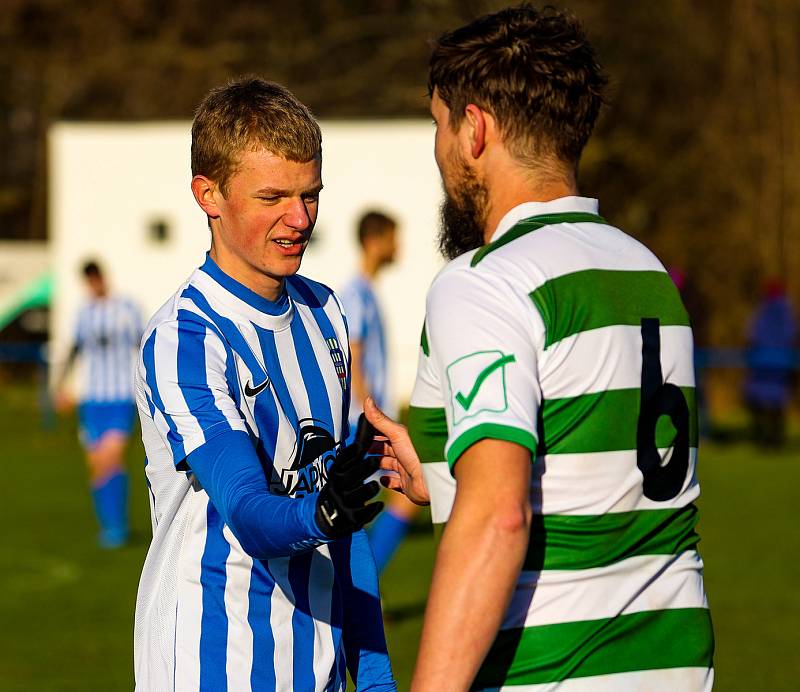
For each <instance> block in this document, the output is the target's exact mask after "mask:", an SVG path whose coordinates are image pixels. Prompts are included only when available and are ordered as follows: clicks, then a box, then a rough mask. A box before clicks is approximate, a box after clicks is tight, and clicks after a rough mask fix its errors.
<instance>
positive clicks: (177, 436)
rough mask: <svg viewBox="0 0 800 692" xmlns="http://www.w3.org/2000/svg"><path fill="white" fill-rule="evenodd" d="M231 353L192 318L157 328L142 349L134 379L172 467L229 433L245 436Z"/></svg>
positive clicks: (181, 465) (182, 466) (181, 466)
mask: <svg viewBox="0 0 800 692" xmlns="http://www.w3.org/2000/svg"><path fill="white" fill-rule="evenodd" d="M232 359H233V354H232V353H231V352H230V351H229V350H228V348H227V347H226V345H225V343H224V342H223V340H222V338H221V337H220V336H219V334H218V332H217V331H216V330H215V329H214V328H213V327H211V326H210V325H208V324H204V323H202V322H200V321H194V320H173V321H169V322H164V323H162V324H160V325H158V326H157V327H156V328H155V329H154V330H153V332H152V333H151V334H150V335H149V336H148V337H147V338H146V339H145V342H144V344H143V346H142V357H141V360H140V364H139V367H140V368H141V377H140V381H141V382H142V384H143V389H144V393H145V396H146V399H147V405H148V408H149V411H150V415H151V417H152V418H153V421H154V422H155V424H156V428H157V429H158V431H159V434H160V435H161V437H162V439H163V441H164V442H165V444H166V445H167V446H168V447H169V448H170V449H171V450H172V457H173V463H174V464H175V465H176V467H178V468H179V469H180V470H186V465H185V463H184V460H185V459H186V457H187V456H188V455H189V454H191V453H192V452H193V451H194V450H196V449H197V448H198V447H200V446H201V445H203V444H204V443H205V442H207V441H208V440H211V439H212V438H214V437H215V436H217V435H219V434H221V433H223V432H226V431H230V430H241V431H244V432H247V426H246V425H245V422H244V420H243V418H242V416H241V413H240V412H239V409H238V407H237V404H236V398H237V397H238V396H239V393H238V392H239V390H238V385H237V384H236V382H235V381H234V373H235V370H234V368H233V363H232Z"/></svg>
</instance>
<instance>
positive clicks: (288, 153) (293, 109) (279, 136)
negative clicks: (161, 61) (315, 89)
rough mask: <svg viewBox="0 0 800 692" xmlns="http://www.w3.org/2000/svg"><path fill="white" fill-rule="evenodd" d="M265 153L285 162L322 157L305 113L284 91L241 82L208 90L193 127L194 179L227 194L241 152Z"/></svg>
mask: <svg viewBox="0 0 800 692" xmlns="http://www.w3.org/2000/svg"><path fill="white" fill-rule="evenodd" d="M248 148H250V149H252V150H254V151H255V150H258V149H266V150H268V151H270V152H272V153H273V154H277V155H279V156H282V157H283V158H285V159H287V160H288V161H297V162H300V163H305V162H306V161H311V160H312V159H314V158H316V157H318V156H321V154H322V133H321V132H320V129H319V125H318V124H317V122H316V121H315V120H314V117H313V116H312V115H311V111H309V110H308V108H306V107H305V106H304V105H303V104H302V103H300V101H298V100H297V98H296V97H295V96H294V95H293V94H292V93H291V92H290V91H289V90H288V89H286V88H285V87H282V86H281V85H280V84H275V83H274V82H268V81H266V80H264V79H260V78H258V77H244V78H242V79H239V80H236V81H233V82H230V83H228V84H226V85H224V86H221V87H217V88H216V89H212V90H211V91H210V92H209V93H208V94H207V95H206V97H205V98H204V99H203V101H202V102H201V103H200V105H199V106H198V107H197V111H196V112H195V116H194V122H193V123H192V175H193V176H194V175H205V176H207V177H209V178H211V180H213V181H214V182H216V183H217V184H218V185H219V186H220V189H221V190H222V194H227V186H228V182H229V180H230V178H231V176H232V175H233V174H234V173H235V172H236V166H237V165H238V159H239V156H240V155H241V153H242V152H243V151H244V150H245V149H248Z"/></svg>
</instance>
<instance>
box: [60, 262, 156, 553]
mask: <svg viewBox="0 0 800 692" xmlns="http://www.w3.org/2000/svg"><path fill="white" fill-rule="evenodd" d="M83 278H84V280H85V282H86V288H87V290H88V293H89V296H88V300H87V301H86V302H85V303H84V304H83V306H82V307H81V309H80V311H79V312H78V316H77V319H76V325H75V334H74V338H73V343H72V348H71V350H70V355H69V359H68V361H67V363H66V366H65V368H64V371H63V372H62V373H61V376H60V378H59V379H58V381H57V387H56V405H57V408H58V409H59V410H61V411H63V410H65V409H67V408H70V407H71V404H72V400H71V397H70V396H69V395H68V394H67V392H66V390H65V389H64V383H65V381H66V379H67V375H68V374H69V371H70V369H71V368H72V365H73V364H74V362H75V361H76V359H77V358H79V357H80V358H82V359H83V361H84V366H85V368H84V371H85V372H84V382H83V386H82V388H81V396H80V399H79V404H80V405H79V407H78V417H79V419H80V436H81V442H82V443H83V446H84V449H85V450H86V462H87V466H88V469H89V478H90V483H91V486H92V497H93V499H94V507H95V512H96V514H97V520H98V523H99V524H100V536H99V542H100V545H101V546H102V547H104V548H118V547H120V546H122V545H124V544H125V543H126V542H127V540H128V476H127V474H126V472H125V446H126V444H127V441H128V436H129V435H130V433H131V430H132V428H133V421H134V414H135V407H134V403H133V363H134V357H135V354H136V350H137V349H138V347H139V339H140V338H141V336H142V318H141V314H140V312H139V310H138V308H137V307H136V305H135V304H134V303H133V302H132V301H131V300H129V299H128V298H127V297H123V296H116V295H112V294H110V293H109V289H108V284H107V283H106V279H105V275H104V274H103V271H102V270H101V268H100V266H99V265H98V264H97V262H94V261H89V262H86V264H85V265H84V266H83Z"/></svg>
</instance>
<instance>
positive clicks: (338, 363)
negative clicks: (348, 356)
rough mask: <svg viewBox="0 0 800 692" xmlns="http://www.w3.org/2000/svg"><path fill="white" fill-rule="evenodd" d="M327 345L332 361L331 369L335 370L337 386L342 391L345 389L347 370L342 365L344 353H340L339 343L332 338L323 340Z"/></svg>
mask: <svg viewBox="0 0 800 692" xmlns="http://www.w3.org/2000/svg"><path fill="white" fill-rule="evenodd" d="M325 341H326V342H327V343H328V348H329V349H330V352H331V360H332V361H333V367H334V368H336V375H337V377H338V378H339V384H340V385H342V389H346V388H347V368H346V367H345V364H344V353H342V349H341V348H339V341H338V340H337V339H336V337H335V336H334V337H332V338H330V339H325Z"/></svg>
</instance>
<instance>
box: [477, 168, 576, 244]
mask: <svg viewBox="0 0 800 692" xmlns="http://www.w3.org/2000/svg"><path fill="white" fill-rule="evenodd" d="M486 188H487V190H488V193H489V203H488V208H487V212H488V213H487V215H486V223H485V225H484V229H483V235H484V242H486V243H488V242H489V240H490V239H491V237H492V235H494V232H495V230H496V229H497V226H498V225H499V224H500V221H501V219H502V218H503V217H504V216H505V215H506V214H507V213H508V212H509V211H511V210H512V209H513V208H514V207H516V206H518V205H520V204H522V203H523V202H550V201H552V200H554V199H559V198H560V197H571V196H574V195H577V194H578V185H577V182H576V180H575V176H574V174H572V173H571V172H570V173H569V174H567V175H557V176H556V175H546V174H545V175H543V174H542V173H539V172H538V171H531V170H530V169H522V168H521V167H519V166H517V165H510V166H508V167H504V168H497V169H495V170H494V172H493V174H492V175H491V176H487V180H486Z"/></svg>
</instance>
